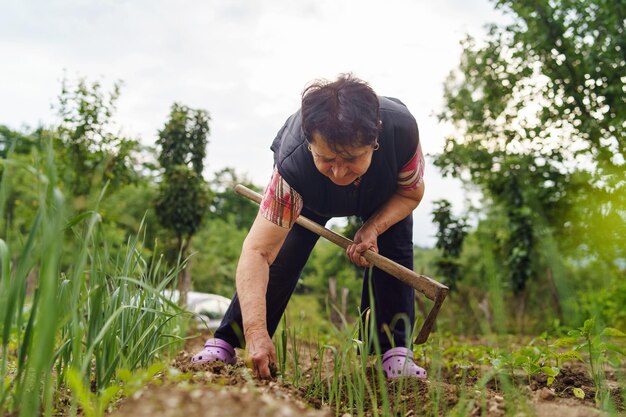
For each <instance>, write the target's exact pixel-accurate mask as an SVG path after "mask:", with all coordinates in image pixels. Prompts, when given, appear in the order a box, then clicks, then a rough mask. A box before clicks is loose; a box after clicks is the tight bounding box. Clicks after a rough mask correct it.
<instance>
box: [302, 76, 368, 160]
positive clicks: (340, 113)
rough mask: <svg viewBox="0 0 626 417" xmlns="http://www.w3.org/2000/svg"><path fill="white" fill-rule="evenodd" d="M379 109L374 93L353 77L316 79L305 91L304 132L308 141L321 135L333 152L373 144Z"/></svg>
mask: <svg viewBox="0 0 626 417" xmlns="http://www.w3.org/2000/svg"><path fill="white" fill-rule="evenodd" d="M379 106H380V104H379V102H378V96H377V95H376V93H375V92H374V90H373V89H372V88H371V87H370V86H369V85H368V84H367V83H366V82H365V81H363V80H360V79H358V78H356V77H354V76H352V75H351V74H341V75H339V77H338V78H337V80H336V81H332V82H331V81H328V80H316V81H314V82H313V83H312V84H310V85H309V86H308V87H306V88H305V89H304V91H303V92H302V107H301V112H302V130H303V131H304V135H305V137H306V139H307V140H309V141H310V140H311V137H312V135H313V133H314V132H315V131H317V132H319V133H320V135H322V136H323V137H324V139H326V141H327V142H328V146H329V147H330V148H331V149H333V150H339V149H341V148H344V147H346V146H349V147H354V146H366V145H374V144H375V143H376V140H377V139H378V134H379V132H380V111H379Z"/></svg>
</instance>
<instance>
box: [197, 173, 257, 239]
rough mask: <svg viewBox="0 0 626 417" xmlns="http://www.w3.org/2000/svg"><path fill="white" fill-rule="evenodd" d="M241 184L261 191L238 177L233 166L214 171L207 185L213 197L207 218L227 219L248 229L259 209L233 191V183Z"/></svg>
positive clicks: (240, 227)
mask: <svg viewBox="0 0 626 417" xmlns="http://www.w3.org/2000/svg"><path fill="white" fill-rule="evenodd" d="M237 184H241V185H244V186H246V187H248V188H250V189H251V190H253V191H257V192H259V191H262V190H260V189H259V188H258V187H257V186H255V185H254V184H252V183H251V182H250V181H249V180H248V179H247V178H240V177H239V175H238V174H237V173H236V172H235V169H234V168H224V169H222V170H220V171H218V172H216V173H215V176H214V178H213V180H211V181H210V183H209V185H210V187H211V190H212V191H213V199H212V200H211V204H210V205H209V215H208V217H209V220H211V219H222V220H226V219H228V221H229V222H234V224H235V226H236V227H237V228H238V229H243V228H246V229H248V228H249V227H250V226H251V225H252V222H253V221H254V219H255V218H256V215H257V213H258V211H259V206H258V204H256V203H254V202H252V201H250V200H248V199H247V198H244V197H242V196H240V195H239V194H237V193H235V191H234V190H233V189H234V187H235V185H237Z"/></svg>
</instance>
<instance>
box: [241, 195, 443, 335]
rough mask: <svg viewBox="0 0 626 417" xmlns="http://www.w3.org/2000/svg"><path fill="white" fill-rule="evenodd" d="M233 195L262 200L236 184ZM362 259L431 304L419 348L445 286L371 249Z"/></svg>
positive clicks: (327, 234) (334, 237)
mask: <svg viewBox="0 0 626 417" xmlns="http://www.w3.org/2000/svg"><path fill="white" fill-rule="evenodd" d="M235 192H237V193H238V194H241V195H242V196H244V197H246V198H248V199H250V200H252V201H254V202H256V203H261V199H262V197H261V195H260V194H258V193H256V192H254V191H252V190H251V189H249V188H247V187H245V186H243V185H241V184H237V185H236V186H235ZM296 223H298V224H299V225H300V226H302V227H304V228H305V229H308V230H310V231H311V232H313V233H317V234H318V235H320V236H321V237H323V238H325V239H327V240H329V241H331V242H333V243H334V244H336V245H337V246H340V247H341V248H343V249H346V248H347V247H348V245H351V244H352V241H351V240H350V239H348V238H346V237H344V236H342V235H340V234H338V233H335V232H333V231H332V230H329V229H327V228H325V227H324V226H321V225H319V224H317V223H315V222H314V221H312V220H310V219H307V218H306V217H304V216H299V217H298V219H297V220H296ZM363 257H364V258H365V259H367V260H368V261H369V262H370V263H371V264H372V265H374V266H375V267H377V268H379V269H382V270H383V271H385V272H387V273H388V274H391V275H392V276H394V277H396V278H397V279H399V280H400V281H402V282H404V283H405V284H407V285H410V286H411V287H413V288H415V290H417V291H419V292H421V293H422V294H424V296H426V298H428V299H430V300H432V301H433V302H434V304H433V306H432V308H431V309H430V312H429V313H428V316H427V317H426V320H425V321H424V324H423V325H422V328H421V329H420V332H419V334H418V335H417V337H416V338H415V344H417V345H419V344H422V343H425V342H426V340H428V336H429V335H430V332H431V331H432V329H433V325H434V324H435V319H436V318H437V314H438V313H439V309H440V308H441V304H443V300H444V299H445V298H446V295H448V287H446V286H445V285H443V284H440V283H439V282H437V281H435V280H433V279H432V278H429V277H427V276H425V275H420V274H416V273H415V272H413V271H411V270H410V269H408V268H406V267H404V266H402V265H400V264H398V263H396V262H394V261H392V260H391V259H389V258H386V257H384V256H382V255H379V254H378V253H376V252H372V251H371V250H367V251H366V252H365V253H364V254H363Z"/></svg>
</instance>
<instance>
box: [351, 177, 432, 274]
mask: <svg viewBox="0 0 626 417" xmlns="http://www.w3.org/2000/svg"><path fill="white" fill-rule="evenodd" d="M423 196H424V180H423V179H422V180H421V181H420V182H419V184H418V185H417V187H416V188H414V189H412V190H407V189H404V188H402V187H398V189H397V190H396V192H395V193H394V194H393V195H392V196H391V198H390V199H389V200H387V202H386V203H385V204H383V206H382V207H381V208H380V209H379V210H378V211H377V212H375V213H374V214H373V215H372V216H371V217H370V218H369V219H368V220H367V221H366V222H365V223H363V226H361V228H360V229H359V231H358V232H357V233H356V234H355V235H354V244H353V245H350V246H348V247H347V248H346V254H347V255H348V257H349V258H350V261H352V262H353V263H354V264H356V265H358V266H362V267H369V266H370V264H369V262H368V261H367V260H366V259H365V258H364V257H362V256H361V254H362V253H363V252H365V251H366V250H368V249H372V250H373V251H374V252H378V243H377V242H378V236H380V235H381V234H383V233H384V232H385V231H386V230H387V229H389V228H390V227H391V226H392V225H394V224H396V223H398V222H399V221H400V220H402V219H404V218H405V217H406V216H408V215H409V214H411V212H413V210H415V208H416V207H417V206H418V205H419V203H420V201H422V197H423Z"/></svg>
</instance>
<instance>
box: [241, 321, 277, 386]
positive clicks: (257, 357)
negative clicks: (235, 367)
mask: <svg viewBox="0 0 626 417" xmlns="http://www.w3.org/2000/svg"><path fill="white" fill-rule="evenodd" d="M246 346H247V348H248V359H249V360H250V362H251V365H252V369H253V370H254V375H255V376H256V377H257V378H260V379H271V378H273V377H274V376H275V375H274V374H275V372H276V351H275V350H274V344H273V343H272V339H271V338H270V335H269V334H268V333H267V330H265V329H263V330H258V331H251V332H249V333H248V332H247V333H246Z"/></svg>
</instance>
